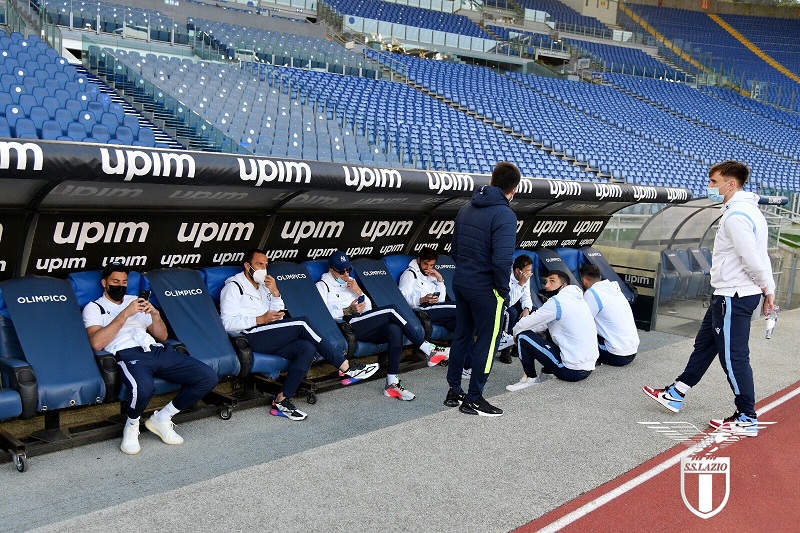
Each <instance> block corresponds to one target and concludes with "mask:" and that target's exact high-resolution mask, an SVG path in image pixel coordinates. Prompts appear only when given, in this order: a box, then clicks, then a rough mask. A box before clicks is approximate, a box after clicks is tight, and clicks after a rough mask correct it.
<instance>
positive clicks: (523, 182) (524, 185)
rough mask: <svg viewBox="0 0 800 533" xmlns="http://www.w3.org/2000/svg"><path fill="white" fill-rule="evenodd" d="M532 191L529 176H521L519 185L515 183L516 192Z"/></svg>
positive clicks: (531, 181) (525, 192)
mask: <svg viewBox="0 0 800 533" xmlns="http://www.w3.org/2000/svg"><path fill="white" fill-rule="evenodd" d="M532 192H533V180H532V179H530V178H521V179H520V180H519V185H517V193H516V194H530V193H532Z"/></svg>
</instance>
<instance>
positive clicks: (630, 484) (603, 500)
mask: <svg viewBox="0 0 800 533" xmlns="http://www.w3.org/2000/svg"><path fill="white" fill-rule="evenodd" d="M798 394H800V387H797V388H795V389H794V390H793V391H791V392H787V393H786V394H784V395H783V396H781V397H779V398H777V399H776V400H774V401H772V402H770V403H768V404H767V405H765V406H764V407H762V408H761V409H759V410H758V411H756V412H757V414H758V415H759V416H760V415H762V414H764V413H767V412H769V411H771V410H772V409H775V408H776V407H778V406H779V405H781V404H783V403H786V402H787V401H789V400H791V399H792V398H794V397H795V396H797V395H798ZM692 451H693V450H692V449H691V448H688V449H686V450H684V451H682V452H680V453H678V454H676V455H674V456H672V457H670V458H669V459H665V460H664V461H663V462H661V463H659V464H658V465H656V466H654V467H653V468H651V469H650V470H648V471H647V472H644V473H642V474H639V475H638V476H636V477H635V478H633V479H631V480H630V481H626V482H625V483H623V484H622V485H620V486H619V487H617V488H615V489H613V490H611V491H609V492H607V493H605V494H603V495H601V496H598V497H597V498H595V499H594V500H592V501H590V502H588V503H585V504H583V505H582V506H580V507H578V508H577V509H575V510H574V511H572V512H571V513H569V514H567V515H564V516H562V517H561V518H559V519H558V520H556V521H555V522H552V523H550V524H548V525H547V526H545V527H543V528H542V529H539V530H538V531H541V532H542V533H552V532H555V531H559V530H560V529H562V528H564V527H566V526H568V525H570V524H571V523H573V522H575V521H576V520H580V519H581V518H583V517H584V516H586V515H587V514H589V513H591V512H592V511H594V510H595V509H598V508H599V507H601V506H603V505H605V504H607V503H608V502H610V501H611V500H613V499H614V498H617V497H618V496H622V495H623V494H625V493H626V492H628V491H630V490H631V489H634V488H636V487H638V486H639V485H641V484H642V483H644V482H646V481H649V480H650V479H652V478H654V477H655V476H657V475H658V474H660V473H661V472H663V471H664V470H667V469H668V468H670V467H671V466H674V465H676V464H678V463H680V462H681V458H683V457H686V456H689V455H692Z"/></svg>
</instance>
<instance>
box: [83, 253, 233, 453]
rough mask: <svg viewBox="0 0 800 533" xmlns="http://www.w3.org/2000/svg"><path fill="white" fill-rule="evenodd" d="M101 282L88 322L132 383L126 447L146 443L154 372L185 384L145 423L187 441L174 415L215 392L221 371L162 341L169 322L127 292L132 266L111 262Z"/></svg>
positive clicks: (165, 437)
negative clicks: (143, 430) (142, 435)
mask: <svg viewBox="0 0 800 533" xmlns="http://www.w3.org/2000/svg"><path fill="white" fill-rule="evenodd" d="M100 284H101V285H102V286H103V295H102V296H101V297H100V298H98V299H97V300H95V301H93V302H90V303H89V304H87V305H86V307H84V308H83V323H84V325H85V326H86V333H87V335H88V336H89V343H90V344H91V345H92V349H94V350H106V351H108V352H111V353H113V354H114V357H115V358H116V360H117V364H119V367H120V369H121V370H122V379H123V380H124V381H125V383H126V384H127V385H128V397H127V399H126V400H125V404H126V405H127V409H126V411H127V412H126V414H127V416H128V419H127V421H126V422H125V427H124V428H123V430H122V444H121V445H120V450H122V451H123V452H124V453H126V454H128V455H135V454H137V453H139V452H140V451H141V449H142V448H141V446H140V445H139V418H140V417H141V415H142V412H143V411H144V410H145V408H146V407H147V404H148V403H150V400H151V399H152V398H153V395H154V394H155V385H154V383H153V379H154V378H161V379H164V380H166V381H169V382H171V383H179V384H180V385H181V388H180V390H179V391H178V394H177V395H176V396H175V398H173V399H172V401H171V402H169V403H168V404H167V405H166V406H164V407H163V408H162V409H160V410H158V411H155V412H154V413H153V415H152V416H151V417H150V418H148V419H147V420H145V422H144V425H145V426H146V427H147V429H149V430H150V431H152V432H153V433H155V434H156V435H158V436H159V437H161V440H162V441H164V442H165V443H167V444H183V437H181V436H180V435H178V434H177V433H176V432H175V424H173V422H172V417H173V416H174V415H176V414H178V412H179V411H181V410H183V409H186V408H187V407H189V406H191V405H192V404H194V403H195V402H197V401H198V400H200V399H201V398H203V397H204V396H205V395H207V394H208V393H209V392H211V389H213V388H214V387H215V386H216V384H217V379H218V378H217V373H216V372H215V371H214V369H213V368H211V367H210V366H208V365H207V364H205V363H203V362H202V361H198V360H197V359H193V358H192V357H189V356H188V355H184V354H182V353H179V352H177V351H175V350H174V349H173V348H172V347H171V346H169V345H167V346H164V345H162V344H161V341H164V340H166V338H167V327H166V325H165V324H164V321H163V320H162V319H161V314H160V313H159V312H158V310H157V309H156V308H155V307H153V305H152V304H151V303H150V302H149V301H147V300H146V299H145V298H138V297H136V296H132V295H127V294H125V291H126V290H127V287H128V268H127V267H126V266H124V265H123V264H122V263H118V262H114V263H110V264H109V265H107V266H106V267H105V268H104V269H103V274H102V279H101V280H100Z"/></svg>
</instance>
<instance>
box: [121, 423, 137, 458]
mask: <svg viewBox="0 0 800 533" xmlns="http://www.w3.org/2000/svg"><path fill="white" fill-rule="evenodd" d="M119 449H120V450H122V453H125V454H128V455H136V454H137V453H139V452H140V451H142V447H141V446H139V424H125V427H124V428H123V429H122V444H120V445H119Z"/></svg>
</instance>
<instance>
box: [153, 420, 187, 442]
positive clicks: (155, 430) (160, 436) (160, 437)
mask: <svg viewBox="0 0 800 533" xmlns="http://www.w3.org/2000/svg"><path fill="white" fill-rule="evenodd" d="M144 427H146V428H147V430H148V431H150V432H151V433H153V434H155V435H157V436H158V438H159V439H161V441H162V442H163V443H164V444H170V445H172V446H177V445H179V444H183V438H182V437H181V441H180V442H168V441H167V440H165V439H164V436H163V435H162V434H161V432H160V431H159V430H158V428H157V427H156V425H155V422H151V421H150V419H149V418H148V419H147V420H145V421H144ZM178 436H179V437H180V435H178Z"/></svg>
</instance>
